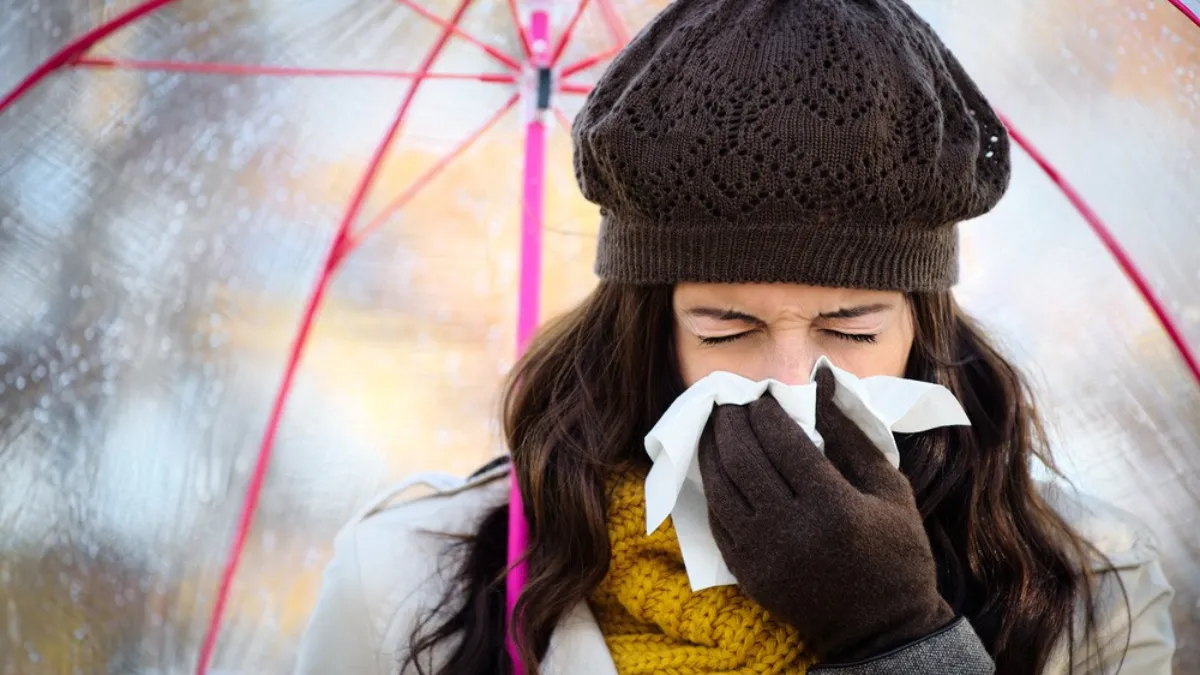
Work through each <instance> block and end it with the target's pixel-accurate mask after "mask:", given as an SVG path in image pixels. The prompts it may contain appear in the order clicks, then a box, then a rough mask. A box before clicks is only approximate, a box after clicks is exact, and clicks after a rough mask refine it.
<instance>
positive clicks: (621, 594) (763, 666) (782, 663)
mask: <svg viewBox="0 0 1200 675" xmlns="http://www.w3.org/2000/svg"><path fill="white" fill-rule="evenodd" d="M644 481H645V477H644V476H643V475H637V474H632V473H630V474H623V475H620V476H618V477H617V478H616V480H615V481H614V482H613V484H612V489H611V490H610V494H611V500H610V503H609V506H608V536H609V539H610V541H611V543H612V561H611V565H610V566H609V570H608V574H607V575H606V576H605V577H604V581H602V582H601V583H600V585H599V586H598V587H597V588H596V590H595V591H593V592H592V595H591V597H590V598H589V600H590V604H591V607H592V611H593V612H594V613H595V615H596V620H597V622H598V623H599V624H600V630H601V632H602V633H603V634H604V639H605V641H606V642H607V644H608V648H609V651H610V652H612V657H613V661H614V662H615V663H616V666H617V672H618V673H619V674H620V675H642V674H643V673H644V674H647V675H648V674H650V673H671V674H672V675H693V674H695V675H714V674H717V673H737V674H738V675H750V674H752V673H753V674H762V675H776V674H778V675H803V673H805V672H806V671H807V668H808V665H809V664H810V663H811V662H812V661H811V659H809V658H808V657H807V656H806V655H805V654H804V652H803V649H804V647H803V645H802V644H801V642H800V639H799V636H798V635H797V634H796V631H795V629H793V628H792V627H791V626H788V625H786V624H785V623H783V622H781V621H776V620H774V619H772V618H771V617H770V616H768V615H767V613H766V611H765V610H763V609H762V608H761V607H759V606H758V605H757V604H756V603H755V602H754V601H752V600H751V599H750V598H748V597H747V596H745V595H744V594H742V593H741V591H740V590H739V589H738V588H737V587H736V586H718V587H716V588H708V589H705V590H703V591H700V592H698V593H693V592H692V590H691V587H690V586H689V585H688V578H687V572H686V571H685V570H684V567H683V556H682V554H681V553H680V552H679V541H678V540H677V539H676V537H675V528H674V526H673V525H672V524H671V522H670V521H668V522H667V523H665V524H663V526H662V527H660V528H658V530H657V531H656V532H655V533H654V534H651V535H649V536H647V535H646V503H645V493H644Z"/></svg>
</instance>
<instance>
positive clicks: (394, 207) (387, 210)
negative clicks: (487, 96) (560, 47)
mask: <svg viewBox="0 0 1200 675" xmlns="http://www.w3.org/2000/svg"><path fill="white" fill-rule="evenodd" d="M519 100H520V94H513V95H512V97H511V98H509V99H508V102H507V103H505V104H504V106H503V107H501V108H500V110H498V111H497V112H496V113H495V114H494V115H492V116H491V117H489V118H488V120H487V121H486V122H484V123H483V124H482V125H481V126H480V127H479V128H478V129H476V130H475V131H473V132H472V133H471V135H470V136H468V137H467V138H466V139H465V140H463V141H462V142H461V143H459V144H458V145H457V146H455V147H454V148H453V149H451V150H450V152H448V153H446V155H445V156H444V157H442V158H441V159H439V160H438V161H437V163H435V164H434V165H433V166H431V167H429V169H427V170H426V171H425V173H423V174H421V175H420V176H419V177H418V178H417V179H416V180H414V181H413V182H412V185H410V186H408V188H407V189H406V190H405V191H404V192H403V193H401V194H400V196H398V197H396V199H395V200H393V201H392V203H390V204H388V205H387V206H386V207H384V209H383V210H382V211H380V212H379V215H377V216H375V218H373V219H372V220H371V222H370V223H368V224H367V225H366V226H365V227H363V228H362V229H361V230H360V231H359V232H357V233H355V234H354V235H352V236H350V237H349V238H347V239H346V243H345V245H344V246H343V247H342V255H343V256H346V255H349V254H350V253H352V252H353V251H355V250H356V249H357V248H358V247H359V246H360V245H362V242H363V240H365V239H366V238H367V236H369V235H370V234H371V232H373V231H375V230H376V229H378V228H379V227H380V226H382V225H383V224H384V223H385V222H387V219H388V218H390V217H391V216H392V214H393V213H395V212H396V211H399V210H400V209H402V208H404V207H405V206H406V205H407V204H408V203H409V202H410V201H412V199H413V198H414V197H416V196H417V194H418V193H419V192H420V191H421V190H423V189H424V188H425V187H426V186H427V185H429V183H430V182H432V181H433V179H434V178H437V176H438V175H439V174H441V173H442V171H444V170H445V169H446V167H447V166H449V165H450V164H451V163H452V162H453V161H454V160H455V159H457V158H459V157H460V156H462V155H463V153H465V152H466V151H467V150H468V149H470V148H471V146H472V145H474V144H475V142H476V141H478V140H479V139H480V138H481V137H482V136H483V135H484V134H486V133H487V132H488V130H489V129H491V128H492V127H494V126H496V123H497V122H499V121H500V120H501V119H502V118H503V117H504V115H505V114H507V113H508V111H510V110H512V109H513V108H515V107H516V105H517V102H518V101H519Z"/></svg>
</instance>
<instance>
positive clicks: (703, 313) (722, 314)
mask: <svg viewBox="0 0 1200 675" xmlns="http://www.w3.org/2000/svg"><path fill="white" fill-rule="evenodd" d="M891 308H892V305H891V304H889V303H886V302H877V303H874V304H870V305H855V306H853V307H842V308H841V309H837V310H835V311H832V312H822V313H820V314H818V315H817V319H826V320H830V319H857V318H859V317H863V316H867V315H868V314H875V313H876V312H883V311H886V310H889V309H891ZM684 313H685V314H687V315H688V316H694V317H698V318H705V319H716V320H717V321H740V322H742V323H752V324H756V325H763V324H765V323H766V322H765V321H763V320H762V319H760V318H758V317H757V316H754V315H753V314H747V313H745V312H739V311H737V310H735V309H721V308H719V307H692V308H690V309H688V310H685V311H684Z"/></svg>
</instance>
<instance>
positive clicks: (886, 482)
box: [817, 368, 912, 501]
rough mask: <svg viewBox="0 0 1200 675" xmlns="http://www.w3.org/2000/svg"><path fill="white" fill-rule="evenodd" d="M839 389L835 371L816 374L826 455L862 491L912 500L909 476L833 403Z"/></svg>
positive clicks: (818, 403)
mask: <svg viewBox="0 0 1200 675" xmlns="http://www.w3.org/2000/svg"><path fill="white" fill-rule="evenodd" d="M836 391H837V380H836V378H835V377H834V375H833V371H831V370H830V369H829V368H822V369H821V370H820V371H818V373H817V431H819V432H820V434H821V437H822V438H824V439H825V456H826V457H828V458H829V461H830V462H831V463H832V464H833V466H835V467H837V470H838V471H840V472H841V474H842V475H843V476H845V477H846V480H847V481H849V482H850V484H851V485H853V486H854V487H855V488H857V489H858V490H860V491H861V492H864V493H866V494H870V495H874V496H877V497H881V498H884V499H887V500H889V501H898V500H899V501H906V500H908V499H910V498H911V495H912V486H911V485H910V484H909V482H908V479H907V478H905V476H904V474H902V473H900V472H899V471H898V470H896V469H895V468H894V467H893V466H892V465H891V464H889V463H888V461H887V457H885V456H884V454H883V452H882V451H880V450H879V448H878V447H876V446H875V444H874V443H873V442H872V441H871V439H869V438H867V435H866V434H865V433H864V432H863V430H862V429H860V428H859V427H858V425H857V424H855V423H854V422H853V421H852V420H851V419H850V418H849V417H846V414H845V413H844V412H842V410H841V409H840V408H839V407H838V406H837V404H835V403H834V402H833V398H834V394H835V393H836Z"/></svg>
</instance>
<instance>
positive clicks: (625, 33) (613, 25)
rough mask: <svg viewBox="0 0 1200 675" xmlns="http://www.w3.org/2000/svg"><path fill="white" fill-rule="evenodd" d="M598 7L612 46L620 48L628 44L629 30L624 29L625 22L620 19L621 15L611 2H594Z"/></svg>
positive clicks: (598, 0) (609, 0) (597, 0)
mask: <svg viewBox="0 0 1200 675" xmlns="http://www.w3.org/2000/svg"><path fill="white" fill-rule="evenodd" d="M596 2H597V4H599V6H600V15H601V16H603V17H604V24H605V25H606V26H607V27H608V34H609V37H611V38H612V41H613V45H614V46H616V47H618V48H620V47H623V46H625V45H626V44H629V29H628V28H626V27H625V21H624V20H622V19H621V13H620V12H619V11H617V8H616V6H615V5H613V2H612V0H596Z"/></svg>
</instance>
